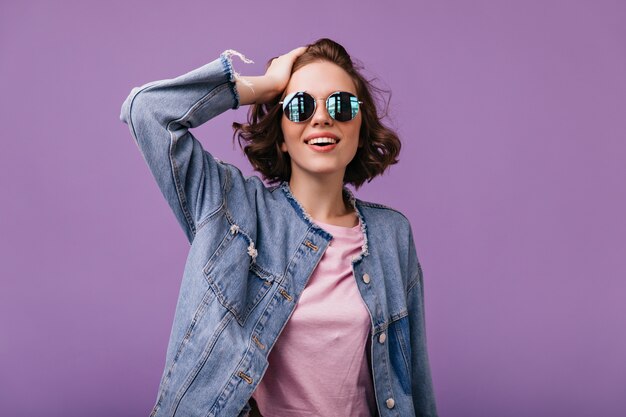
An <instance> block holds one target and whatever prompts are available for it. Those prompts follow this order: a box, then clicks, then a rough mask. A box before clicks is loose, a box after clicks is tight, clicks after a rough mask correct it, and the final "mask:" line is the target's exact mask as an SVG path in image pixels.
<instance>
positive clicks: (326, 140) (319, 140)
mask: <svg viewBox="0 0 626 417" xmlns="http://www.w3.org/2000/svg"><path fill="white" fill-rule="evenodd" d="M316 143H337V140H336V139H333V138H314V139H311V140H309V142H308V144H309V145H315V144H316Z"/></svg>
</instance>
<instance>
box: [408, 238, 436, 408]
mask: <svg viewBox="0 0 626 417" xmlns="http://www.w3.org/2000/svg"><path fill="white" fill-rule="evenodd" d="M409 231H410V237H409V271H410V273H411V279H410V280H409V283H408V285H407V307H408V312H409V326H410V339H411V391H412V396H413V406H414V408H415V415H416V416H417V417H437V415H438V414H437V407H436V402H435V394H434V390H433V383H432V378H431V373H430V364H429V360H428V347H427V343H426V317H425V309H424V281H423V273H422V267H421V265H420V262H419V259H418V258H417V253H416V251H415V244H414V241H413V232H412V231H411V228H410V227H409Z"/></svg>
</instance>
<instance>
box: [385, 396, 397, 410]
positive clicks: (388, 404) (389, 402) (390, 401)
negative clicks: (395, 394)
mask: <svg viewBox="0 0 626 417" xmlns="http://www.w3.org/2000/svg"><path fill="white" fill-rule="evenodd" d="M385 404H387V408H393V406H394V405H396V402H395V401H394V400H393V398H387V401H385Z"/></svg>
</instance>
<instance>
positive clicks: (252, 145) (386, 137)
mask: <svg viewBox="0 0 626 417" xmlns="http://www.w3.org/2000/svg"><path fill="white" fill-rule="evenodd" d="M273 59H274V58H272V59H270V60H269V61H268V63H267V66H266V69H267V68H269V65H270V64H271V62H272V60H273ZM319 61H329V62H332V63H334V64H336V65H338V66H339V67H341V68H342V69H344V70H345V71H346V72H347V73H348V75H349V76H350V77H351V78H352V80H353V81H354V84H355V86H356V93H357V97H358V98H359V100H360V101H362V102H363V104H362V105H361V107H360V110H359V111H362V112H363V113H362V122H361V129H360V132H359V143H360V144H363V146H361V147H359V148H358V149H357V152H356V155H355V156H354V158H353V159H352V161H350V163H349V164H348V166H347V167H346V171H345V174H344V178H343V182H344V184H352V185H353V186H354V187H355V189H358V188H359V187H360V186H361V185H363V183H364V182H366V181H367V182H370V181H372V179H374V177H376V176H377V175H381V174H382V173H383V172H385V170H386V169H387V167H388V166H389V165H393V164H396V163H397V162H398V159H397V158H398V155H399V154H400V147H401V143H400V139H399V138H398V135H397V134H396V132H394V131H393V130H391V129H390V128H388V127H387V126H385V125H384V124H383V123H382V121H381V120H382V119H384V118H385V117H387V111H388V108H389V100H387V101H385V100H383V99H382V98H381V97H382V96H383V93H386V92H387V91H386V90H383V89H381V88H378V87H376V86H375V85H373V83H372V81H373V80H368V79H366V78H365V77H364V76H363V75H362V74H361V72H360V71H361V70H362V69H363V65H362V64H361V63H360V62H358V61H357V62H356V63H355V62H353V61H352V59H351V58H350V55H348V53H347V52H346V50H345V48H344V47H343V46H341V45H340V44H339V43H337V42H335V41H333V40H331V39H328V38H322V39H319V40H317V41H315V42H313V43H311V44H309V45H307V49H306V51H305V52H304V53H303V54H302V55H300V56H299V57H298V58H296V60H295V62H294V64H293V66H292V69H291V74H293V73H294V72H296V71H297V70H298V69H300V68H302V67H304V66H305V65H307V64H310V63H312V62H319ZM282 94H284V91H283V93H281V94H279V95H277V96H276V97H274V98H273V99H272V100H270V101H268V102H266V103H256V104H253V105H251V106H250V108H249V110H248V123H247V124H241V123H237V122H234V123H233V124H232V127H233V130H234V133H233V141H234V140H235V138H238V141H239V146H240V147H241V148H242V149H243V152H244V154H245V155H246V156H247V157H248V159H249V160H250V163H251V164H252V166H253V168H254V169H255V170H256V171H258V172H260V173H261V174H262V175H263V178H264V179H265V180H266V181H267V182H269V183H270V184H276V183H280V182H282V181H289V179H290V177H291V158H290V157H289V154H288V153H287V152H282V150H281V149H280V145H281V144H282V143H283V142H284V136H283V132H282V128H281V118H282V117H283V111H282V106H281V105H280V104H278V102H279V101H280V98H281V96H282ZM374 95H376V96H377V99H378V100H375V99H374ZM390 97H391V93H390V92H389V98H390ZM382 102H384V111H383V112H381V111H379V106H377V104H378V103H382ZM242 143H245V147H244V146H243V145H242Z"/></svg>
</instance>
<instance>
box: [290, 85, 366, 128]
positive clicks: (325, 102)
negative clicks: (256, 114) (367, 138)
mask: <svg viewBox="0 0 626 417" xmlns="http://www.w3.org/2000/svg"><path fill="white" fill-rule="evenodd" d="M299 93H303V94H308V95H309V96H310V97H312V98H313V113H311V115H310V116H309V117H307V118H306V119H304V120H300V121H298V122H295V121H293V120H291V119H290V118H289V116H287V115H286V114H285V110H286V109H287V106H286V104H285V103H287V104H289V103H290V102H291V100H293V99H294V98H296V96H297V95H298V94H299ZM337 93H348V94H350V95H352V96H353V97H355V98H356V100H357V103H358V105H359V107H358V108H357V114H355V115H354V117H353V118H352V119H350V120H345V121H342V120H337V119H335V118H334V117H333V116H332V115H331V114H330V112H329V111H328V100H329V99H330V98H331V97H332V96H333V95H334V94H337ZM289 96H291V97H290V98H289V100H285V99H286V98H287V97H289ZM319 100H324V106H325V107H326V112H327V113H328V115H329V116H330V117H331V118H332V119H333V120H334V121H336V122H341V123H345V122H351V121H352V120H354V119H356V116H357V115H358V114H359V111H360V110H361V104H363V102H362V101H360V100H359V98H358V97H357V96H356V94H352V93H351V92H349V91H334V92H332V93H330V95H329V96H328V97H326V98H325V99H324V98H315V97H313V95H312V94H310V93H309V92H307V91H306V90H305V91H294V92H293V93H290V94H287V95H286V96H285V98H284V99H283V100H281V101H279V102H278V104H282V107H283V114H284V115H285V117H287V120H289V121H290V122H292V123H304V122H307V121H309V120H310V119H311V117H313V115H314V114H315V112H316V111H317V102H318V101H319Z"/></svg>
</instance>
